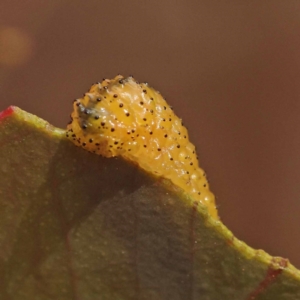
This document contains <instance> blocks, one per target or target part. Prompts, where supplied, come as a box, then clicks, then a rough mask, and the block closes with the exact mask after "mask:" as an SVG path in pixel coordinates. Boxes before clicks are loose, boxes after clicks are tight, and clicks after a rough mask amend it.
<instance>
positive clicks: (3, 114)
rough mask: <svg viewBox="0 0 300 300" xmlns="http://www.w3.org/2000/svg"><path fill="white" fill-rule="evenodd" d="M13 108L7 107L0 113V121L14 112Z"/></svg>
mask: <svg viewBox="0 0 300 300" xmlns="http://www.w3.org/2000/svg"><path fill="white" fill-rule="evenodd" d="M14 110H15V108H14V106H9V107H8V108H7V109H5V110H4V111H2V112H0V121H1V120H2V119H4V118H6V117H8V116H10V115H11V114H12V113H13V112H14Z"/></svg>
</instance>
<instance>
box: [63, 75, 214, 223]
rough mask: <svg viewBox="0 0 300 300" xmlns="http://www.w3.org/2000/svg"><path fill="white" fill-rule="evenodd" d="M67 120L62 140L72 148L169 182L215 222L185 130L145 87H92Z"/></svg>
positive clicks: (114, 83)
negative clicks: (118, 161) (128, 162)
mask: <svg viewBox="0 0 300 300" xmlns="http://www.w3.org/2000/svg"><path fill="white" fill-rule="evenodd" d="M71 118H72V121H71V122H70V124H69V125H68V128H67V129H68V132H67V136H68V137H69V138H70V139H72V141H74V143H75V144H77V145H79V146H82V147H83V148H84V149H86V150H88V151H91V152H93V153H96V154H100V155H103V156H106V157H112V156H119V155H120V156H122V157H124V158H125V159H129V160H131V161H134V162H136V163H138V164H139V166H140V167H142V168H144V169H145V170H146V171H149V172H152V173H154V174H156V175H158V176H163V177H165V178H168V179H170V180H171V181H172V182H173V183H174V184H176V185H178V186H180V187H181V188H182V189H184V190H185V191H186V192H188V193H189V194H190V195H191V196H192V197H193V198H194V199H196V200H199V201H200V202H201V203H203V204H204V205H206V206H207V208H208V211H209V212H210V213H211V215H212V216H213V217H215V218H218V216H217V210H216V208H215V198H214V195H213V194H212V193H211V192H210V190H209V186H208V182H207V179H206V177H205V173H204V171H203V170H202V169H201V168H199V165H198V159H197V155H196V152H195V146H194V145H193V144H192V143H191V142H190V141H189V139H188V132H187V129H186V128H185V127H184V126H183V125H182V121H181V119H179V118H178V117H177V116H176V115H175V114H174V112H173V110H172V108H171V107H170V106H169V105H168V104H167V102H166V101H165V100H164V98H163V97H162V96H161V95H160V94H159V93H158V92H157V91H155V90H154V89H152V88H150V87H149V86H148V85H147V84H145V83H142V84H140V83H138V82H136V81H135V80H134V79H133V78H132V77H128V78H126V79H125V78H123V77H122V76H117V77H116V78H114V79H112V80H104V81H103V82H102V83H101V84H100V83H98V84H94V85H93V86H92V87H91V89H90V91H89V92H88V93H86V94H85V95H84V97H83V98H81V99H78V100H75V101H74V111H73V113H72V115H71Z"/></svg>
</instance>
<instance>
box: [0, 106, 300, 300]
mask: <svg viewBox="0 0 300 300" xmlns="http://www.w3.org/2000/svg"><path fill="white" fill-rule="evenodd" d="M0 179H1V180H0V246H1V247H0V299H4V300H17V299H22V300H27V299H41V300H50V299H55V300H60V299H62V300H68V299H76V300H79V299H80V300H81V299H82V300H85V299H87V300H89V299H97V300H98V299H100V300H129V299H132V300H133V299H136V300H144V299H145V300H148V299H153V300H154V299H155V300H167V299H172V300H177V299H178V300H181V299H186V300H198V299H199V300H200V299H201V300H220V299H222V300H227V299H228V300H235V299H237V300H240V299H244V300H250V299H257V300H261V299H272V300H276V299H280V300H289V299H290V300H295V299H300V272H299V271H298V270H297V269H296V268H294V267H293V266H292V265H291V264H290V263H289V261H288V260H287V259H283V258H280V257H271V256H269V255H268V254H266V253H265V252H264V251H262V250H253V249H252V248H250V247H249V246H247V245H246V244H244V243H243V242H241V241H239V240H238V239H236V238H235V237H234V236H233V234H232V233H231V232H230V231H229V230H228V229H227V228H226V227H225V226H224V225H223V224H222V223H221V222H217V221H214V220H213V219H212V218H211V217H210V216H209V215H208V214H207V212H206V210H205V208H204V207H202V206H201V205H200V204H198V203H197V202H195V201H193V199H191V198H189V197H188V196H187V195H186V194H184V193H183V192H182V191H181V190H180V189H178V188H177V187H175V186H174V185H172V184H171V183H170V182H169V181H166V180H163V179H161V178H157V177H154V176H152V175H151V174H147V173H146V172H144V171H142V170H141V169H140V168H139V167H138V166H137V165H133V164H131V163H128V162H126V161H124V160H122V159H120V158H109V159H108V158H103V157H101V156H97V155H93V154H91V153H89V152H87V151H84V150H83V149H80V148H78V147H76V146H74V145H73V144H72V143H71V142H70V141H69V140H67V139H66V138H65V131H64V130H62V129H58V128H55V127H53V126H51V125H50V124H49V123H47V122H45V121H43V120H41V119H39V118H38V117H36V116H33V115H31V114H29V113H26V112H24V111H22V110H21V109H19V108H17V107H10V108H8V109H7V110H6V111H4V112H2V113H1V114H0Z"/></svg>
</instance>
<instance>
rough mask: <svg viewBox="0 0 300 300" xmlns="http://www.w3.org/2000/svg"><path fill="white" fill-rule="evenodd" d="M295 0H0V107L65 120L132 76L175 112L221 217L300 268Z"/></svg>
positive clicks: (299, 30)
mask: <svg viewBox="0 0 300 300" xmlns="http://www.w3.org/2000/svg"><path fill="white" fill-rule="evenodd" d="M299 53H300V1H298V0H289V1H282V0H272V1H240V0H233V1H217V0H210V1H204V0H178V1H170V0H152V1H140V0H131V1H120V0H115V1H102V0H85V1H79V0H72V1H71V0H51V1H39V0H26V1H19V0H1V3H0V111H1V110H3V109H5V108H6V107H8V106H9V105H12V104H13V105H17V106H19V107H20V108H22V109H24V110H26V111H28V112H31V113H33V114H36V115H38V116H40V117H42V118H44V119H46V120H47V121H49V122H50V123H52V124H53V125H55V126H58V127H62V128H65V127H66V124H67V123H68V121H69V115H70V113H71V110H72V101H73V99H75V98H78V97H81V96H82V94H83V93H84V92H86V91H87V90H88V88H89V87H90V85H91V84H92V83H94V82H97V81H101V80H102V78H104V77H108V78H111V77H114V76H115V75H117V74H119V73H120V74H123V75H124V76H128V75H131V74H132V75H134V77H135V78H136V79H137V80H139V81H147V82H149V84H150V85H152V86H153V87H155V88H156V89H157V90H159V91H160V92H161V93H162V94H163V95H164V96H165V97H166V99H167V101H168V102H169V103H170V104H171V105H172V106H173V107H174V109H175V112H177V114H178V115H179V116H180V117H182V118H183V120H184V123H185V125H186V126H187V127H188V128H189V132H190V138H191V140H192V142H194V143H195V144H196V146H197V148H198V154H199V158H200V164H201V166H203V168H204V169H205V170H206V171H207V173H208V176H209V180H210V184H211V189H212V191H213V192H214V193H215V194H216V196H217V203H218V206H219V211H220V215H221V218H222V220H223V222H224V223H225V224H226V225H227V226H228V227H229V228H230V229H231V230H232V231H233V233H234V234H235V235H236V236H237V237H238V238H239V239H241V240H243V241H245V242H247V243H248V244H249V245H251V246H252V247H254V248H263V249H264V250H266V251H267V252H269V253H270V254H272V255H277V256H283V257H286V258H289V259H290V261H291V262H292V263H293V264H294V265H296V266H297V267H300V256H299V253H300V84H299V83H300V56H299Z"/></svg>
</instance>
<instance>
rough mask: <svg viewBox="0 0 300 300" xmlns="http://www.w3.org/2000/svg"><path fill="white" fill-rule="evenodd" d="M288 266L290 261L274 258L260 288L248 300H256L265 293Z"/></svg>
mask: <svg viewBox="0 0 300 300" xmlns="http://www.w3.org/2000/svg"><path fill="white" fill-rule="evenodd" d="M287 265H288V260H287V259H284V258H280V260H279V261H278V258H273V259H272V261H271V265H270V266H269V268H268V270H267V274H266V276H265V278H264V279H263V280H262V281H261V282H260V283H259V285H258V287H257V288H256V289H255V290H254V291H253V292H252V293H251V294H250V295H249V296H248V297H247V299H246V300H255V299H256V297H257V296H258V295H260V294H261V293H263V292H264V291H265V290H266V289H267V287H268V286H269V285H271V284H272V283H273V282H274V281H275V280H276V278H277V277H278V276H279V275H280V274H281V273H282V270H284V269H285V268H286V267H287Z"/></svg>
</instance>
